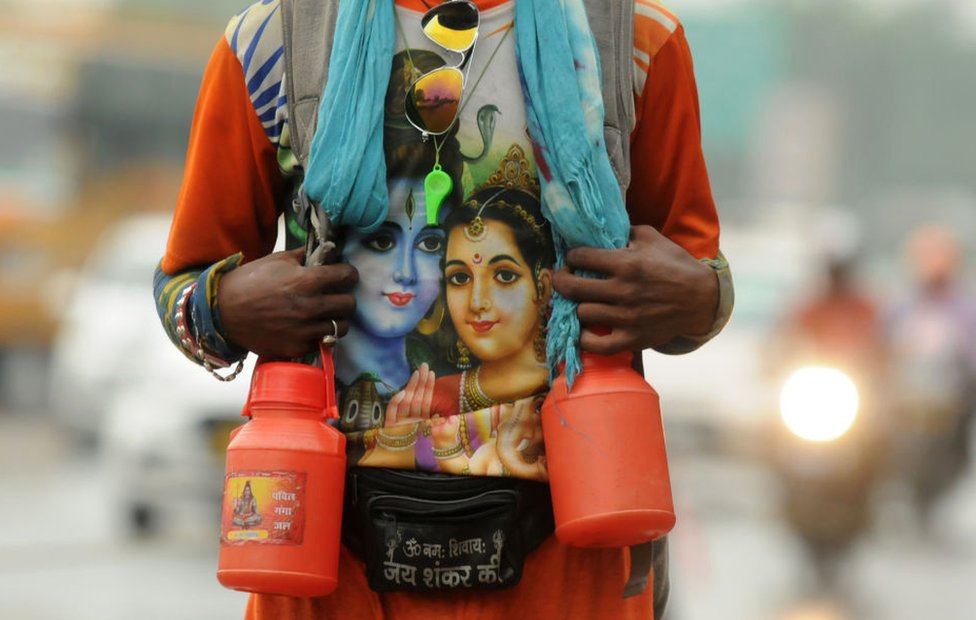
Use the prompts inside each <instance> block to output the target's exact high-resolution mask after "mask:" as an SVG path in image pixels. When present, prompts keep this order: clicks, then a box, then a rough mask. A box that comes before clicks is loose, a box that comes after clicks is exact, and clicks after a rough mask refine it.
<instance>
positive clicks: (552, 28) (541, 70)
mask: <svg viewBox="0 0 976 620" xmlns="http://www.w3.org/2000/svg"><path fill="white" fill-rule="evenodd" d="M393 10H394V8H393V0H356V1H349V0H346V1H344V2H340V4H339V15H338V19H337V23H336V36H335V40H334V42H333V46H332V59H331V61H330V64H329V80H328V83H327V85H326V88H325V92H324V93H323V96H322V102H321V106H320V108H319V116H318V118H319V121H318V129H317V131H316V133H315V136H314V138H313V139H312V144H311V154H310V157H309V166H308V170H307V171H306V176H305V186H306V191H307V192H308V195H309V196H310V197H311V198H312V199H313V200H315V201H316V202H317V203H319V204H320V205H321V206H322V208H324V209H325V210H326V212H327V213H328V214H329V216H330V217H331V218H332V221H333V222H336V223H338V224H352V225H356V226H359V227H362V228H366V229H371V228H375V227H376V226H379V224H380V223H382V222H383V220H384V219H385V218H386V210H387V202H388V197H387V192H386V164H385V161H384V159H383V101H384V94H385V92H386V86H387V83H388V81H389V77H390V60H391V58H392V56H393V47H394V39H395V36H394V28H393ZM515 25H516V27H515V37H516V52H517V55H518V62H519V74H520V77H521V80H522V86H523V92H524V95H525V104H526V113H527V117H528V124H529V135H530V137H531V138H532V140H533V142H534V143H535V146H536V151H537V153H538V154H539V155H540V156H541V159H542V161H540V162H539V169H540V177H541V178H540V181H541V184H542V207H543V212H544V213H545V215H546V218H547V219H549V221H550V223H551V224H552V229H553V240H554V242H555V246H556V262H557V267H561V266H562V265H563V264H564V257H565V252H566V250H568V249H569V248H573V247H578V246H589V247H601V248H621V247H624V246H625V245H626V244H627V240H628V237H629V231H630V221H629V219H628V217H627V212H626V209H625V207H624V203H623V199H622V197H621V194H620V189H619V186H618V185H617V180H616V177H615V176H614V173H613V169H612V168H611V166H610V160H609V157H608V155H607V152H606V147H605V145H604V139H603V115H604V111H603V97H602V93H601V80H600V60H599V58H598V55H597V48H596V43H595V41H594V39H593V33H592V32H591V31H590V27H589V24H588V22H587V19H586V10H585V8H584V6H583V1H582V0H532V1H531V2H523V1H519V2H516V4H515ZM364 102H366V103H368V104H369V105H364ZM570 102H573V103H575V105H568V104H569V103H570ZM581 129H582V131H581ZM579 334H580V325H579V320H578V319H577V317H576V306H575V304H574V303H573V302H571V301H569V300H567V299H565V298H563V297H562V296H560V295H558V294H555V295H554V296H553V312H552V317H551V319H550V321H549V333H548V337H547V353H548V358H549V364H550V374H551V375H552V376H554V375H555V372H556V369H557V368H558V367H559V365H560V364H562V363H565V373H566V377H567V380H568V381H569V382H570V384H572V380H573V378H574V377H575V376H576V374H578V372H579V371H580V368H581V365H580V357H579Z"/></svg>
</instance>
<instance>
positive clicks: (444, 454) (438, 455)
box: [431, 441, 464, 461]
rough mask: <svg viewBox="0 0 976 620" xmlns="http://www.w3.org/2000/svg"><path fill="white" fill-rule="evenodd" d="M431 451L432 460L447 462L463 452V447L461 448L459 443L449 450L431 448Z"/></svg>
mask: <svg viewBox="0 0 976 620" xmlns="http://www.w3.org/2000/svg"><path fill="white" fill-rule="evenodd" d="M431 451H432V452H433V453H434V458H435V459H437V460H438V461H447V460H449V459H453V458H454V457H455V456H458V455H459V454H461V453H462V452H464V446H462V445H461V442H460V441H459V442H457V443H456V444H454V445H453V446H451V447H450V448H446V449H444V450H438V449H437V448H433V449H432V450H431Z"/></svg>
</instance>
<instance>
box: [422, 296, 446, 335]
mask: <svg viewBox="0 0 976 620" xmlns="http://www.w3.org/2000/svg"><path fill="white" fill-rule="evenodd" d="M446 311H447V305H446V304H445V303H444V299H443V298H442V297H438V298H437V301H435V302H434V305H433V306H432V307H431V309H430V312H428V313H427V315H426V316H425V317H424V318H422V319H420V321H419V322H418V323H417V331H418V332H420V333H421V334H423V335H424V336H430V335H432V334H433V333H434V332H436V331H437V330H438V329H440V328H441V323H442V322H443V321H444V314H445V313H446Z"/></svg>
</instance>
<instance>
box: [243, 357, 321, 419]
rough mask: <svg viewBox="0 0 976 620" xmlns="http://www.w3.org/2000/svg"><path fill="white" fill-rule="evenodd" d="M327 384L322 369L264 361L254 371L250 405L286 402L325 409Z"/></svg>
mask: <svg viewBox="0 0 976 620" xmlns="http://www.w3.org/2000/svg"><path fill="white" fill-rule="evenodd" d="M325 391H326V382H325V378H324V377H323V375H322V369H321V368H318V367H317V366H310V365H307V364H298V363H295V362H265V363H262V364H258V365H257V366H255V368H254V376H253V377H252V378H251V394H250V398H249V399H248V400H249V404H250V405H251V406H254V405H261V404H272V403H274V404H282V403H287V404H290V405H295V406H299V407H308V408H310V409H318V410H324V409H325V408H326V394H325Z"/></svg>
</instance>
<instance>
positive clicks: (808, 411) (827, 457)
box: [768, 364, 884, 587]
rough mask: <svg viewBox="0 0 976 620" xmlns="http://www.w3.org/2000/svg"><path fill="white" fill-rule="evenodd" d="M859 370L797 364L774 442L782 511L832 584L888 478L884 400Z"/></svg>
mask: <svg viewBox="0 0 976 620" xmlns="http://www.w3.org/2000/svg"><path fill="white" fill-rule="evenodd" d="M855 377H856V375H855V374H854V373H852V372H850V371H848V370H846V369H841V368H839V367H836V366H823V365H813V366H807V365H802V364H798V365H796V366H792V367H790V368H789V369H788V372H787V373H786V374H785V375H784V379H783V382H782V387H781V392H780V404H779V424H778V425H777V427H776V428H775V429H774V430H773V432H772V433H771V438H770V441H769V444H768V445H769V450H770V454H769V457H770V463H771V465H772V467H773V470H774V472H775V474H776V476H777V478H778V479H779V481H780V495H779V497H780V507H781V511H782V517H783V519H784V521H785V523H786V525H787V526H788V527H789V528H790V529H791V530H792V531H793V533H794V534H795V535H796V536H797V537H798V538H799V540H800V541H801V543H802V545H803V547H804V549H805V551H806V552H807V555H808V557H809V559H810V561H811V564H812V565H813V567H814V570H815V575H816V578H817V581H818V583H819V585H821V586H825V587H830V586H832V585H833V584H834V580H835V579H836V577H837V568H838V565H839V563H840V561H841V560H842V559H843V558H844V555H845V554H846V553H847V551H848V550H849V549H850V548H851V547H852V545H853V544H854V543H855V542H856V541H857V540H858V539H859V538H860V537H861V536H862V535H864V533H865V532H866V531H867V530H868V528H869V527H870V526H871V524H872V522H873V491H874V490H875V487H876V485H877V484H878V483H879V482H880V480H881V473H882V469H881V466H882V464H883V445H884V444H883V441H882V440H881V435H880V434H879V432H878V427H877V420H876V418H875V416H876V414H877V410H876V407H877V402H876V401H872V400H871V398H872V397H871V395H870V392H869V391H868V390H865V389H864V387H865V385H866V384H864V383H859V380H858V379H856V378H855Z"/></svg>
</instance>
